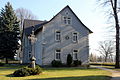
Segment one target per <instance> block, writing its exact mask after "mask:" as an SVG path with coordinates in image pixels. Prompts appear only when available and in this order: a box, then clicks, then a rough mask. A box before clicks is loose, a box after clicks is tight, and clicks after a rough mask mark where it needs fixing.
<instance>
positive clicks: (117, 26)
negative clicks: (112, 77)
mask: <svg viewBox="0 0 120 80" xmlns="http://www.w3.org/2000/svg"><path fill="white" fill-rule="evenodd" d="M113 12H114V18H115V27H116V63H115V68H119V67H120V65H119V21H118V15H117V0H114V7H113Z"/></svg>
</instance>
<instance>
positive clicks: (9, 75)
mask: <svg viewBox="0 0 120 80" xmlns="http://www.w3.org/2000/svg"><path fill="white" fill-rule="evenodd" d="M5 76H6V77H14V75H13V74H8V75H5Z"/></svg>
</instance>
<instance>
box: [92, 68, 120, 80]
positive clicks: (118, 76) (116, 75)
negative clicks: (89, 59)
mask: <svg viewBox="0 0 120 80" xmlns="http://www.w3.org/2000/svg"><path fill="white" fill-rule="evenodd" d="M92 67H95V68H98V69H102V70H107V71H110V72H111V73H112V75H111V77H112V78H111V80H120V71H115V70H112V69H107V68H103V67H97V66H92Z"/></svg>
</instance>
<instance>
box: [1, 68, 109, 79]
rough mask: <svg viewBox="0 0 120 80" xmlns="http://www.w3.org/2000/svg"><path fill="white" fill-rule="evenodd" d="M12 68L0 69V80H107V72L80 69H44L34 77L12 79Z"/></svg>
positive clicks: (13, 69)
mask: <svg viewBox="0 0 120 80" xmlns="http://www.w3.org/2000/svg"><path fill="white" fill-rule="evenodd" d="M18 68H20V66H18V67H13V66H6V67H0V80H109V75H111V74H110V73H109V72H107V71H103V70H99V69H92V68H90V69H81V68H46V69H44V71H43V73H42V74H40V75H35V76H27V77H13V76H12V75H10V74H12V73H13V72H14V71H15V70H16V69H18Z"/></svg>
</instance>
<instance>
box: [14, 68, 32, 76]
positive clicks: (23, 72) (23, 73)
mask: <svg viewBox="0 0 120 80" xmlns="http://www.w3.org/2000/svg"><path fill="white" fill-rule="evenodd" d="M13 75H14V76H15V77H24V76H29V75H30V74H29V72H28V71H27V70H26V69H25V68H22V69H18V70H16V71H15V72H14V73H13Z"/></svg>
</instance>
